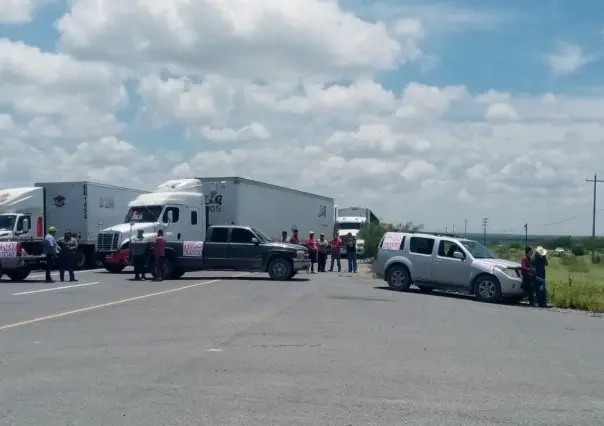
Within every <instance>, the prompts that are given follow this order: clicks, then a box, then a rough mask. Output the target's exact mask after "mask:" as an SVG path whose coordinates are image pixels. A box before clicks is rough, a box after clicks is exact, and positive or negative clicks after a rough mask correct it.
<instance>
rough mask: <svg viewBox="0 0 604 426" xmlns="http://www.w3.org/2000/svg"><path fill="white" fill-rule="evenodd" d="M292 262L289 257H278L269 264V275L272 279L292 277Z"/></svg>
mask: <svg viewBox="0 0 604 426" xmlns="http://www.w3.org/2000/svg"><path fill="white" fill-rule="evenodd" d="M292 269H293V268H292V264H291V262H289V261H288V260H287V259H284V258H282V257H278V258H276V259H273V260H271V263H270V264H269V265H268V275H269V276H270V277H271V279H272V280H277V281H285V280H290V279H291V278H292Z"/></svg>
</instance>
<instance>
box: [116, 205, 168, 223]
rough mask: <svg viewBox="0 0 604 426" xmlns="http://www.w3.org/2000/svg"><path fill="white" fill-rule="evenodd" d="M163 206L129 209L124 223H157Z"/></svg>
mask: <svg viewBox="0 0 604 426" xmlns="http://www.w3.org/2000/svg"><path fill="white" fill-rule="evenodd" d="M162 210H163V206H137V207H130V210H128V214H127V215H126V219H124V223H130V222H135V223H140V222H159V217H160V216H161V212H162Z"/></svg>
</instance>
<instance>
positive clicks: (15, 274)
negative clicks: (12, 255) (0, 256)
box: [6, 268, 31, 281]
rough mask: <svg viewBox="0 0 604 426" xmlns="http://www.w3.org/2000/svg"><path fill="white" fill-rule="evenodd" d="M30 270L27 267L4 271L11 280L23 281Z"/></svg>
mask: <svg viewBox="0 0 604 426" xmlns="http://www.w3.org/2000/svg"><path fill="white" fill-rule="evenodd" d="M30 272H31V271H30V269H29V268H19V269H12V270H8V271H6V276H7V277H9V278H10V279H11V280H12V281H23V280H25V279H26V278H27V277H28V276H29V273H30Z"/></svg>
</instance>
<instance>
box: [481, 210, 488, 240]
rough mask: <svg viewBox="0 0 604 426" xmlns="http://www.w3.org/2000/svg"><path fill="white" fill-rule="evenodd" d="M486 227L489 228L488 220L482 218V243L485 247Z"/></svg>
mask: <svg viewBox="0 0 604 426" xmlns="http://www.w3.org/2000/svg"><path fill="white" fill-rule="evenodd" d="M487 226H489V218H488V217H483V218H482V242H483V244H484V245H485V246H486V245H487Z"/></svg>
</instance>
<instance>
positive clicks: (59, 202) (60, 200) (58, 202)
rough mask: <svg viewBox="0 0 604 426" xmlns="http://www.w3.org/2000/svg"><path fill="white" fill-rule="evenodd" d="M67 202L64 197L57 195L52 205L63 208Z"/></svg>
mask: <svg viewBox="0 0 604 426" xmlns="http://www.w3.org/2000/svg"><path fill="white" fill-rule="evenodd" d="M65 200H66V198H65V197H63V196H62V195H57V196H56V197H55V198H53V199H52V203H53V204H54V205H55V206H56V207H59V208H60V207H63V206H64V205H65Z"/></svg>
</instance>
